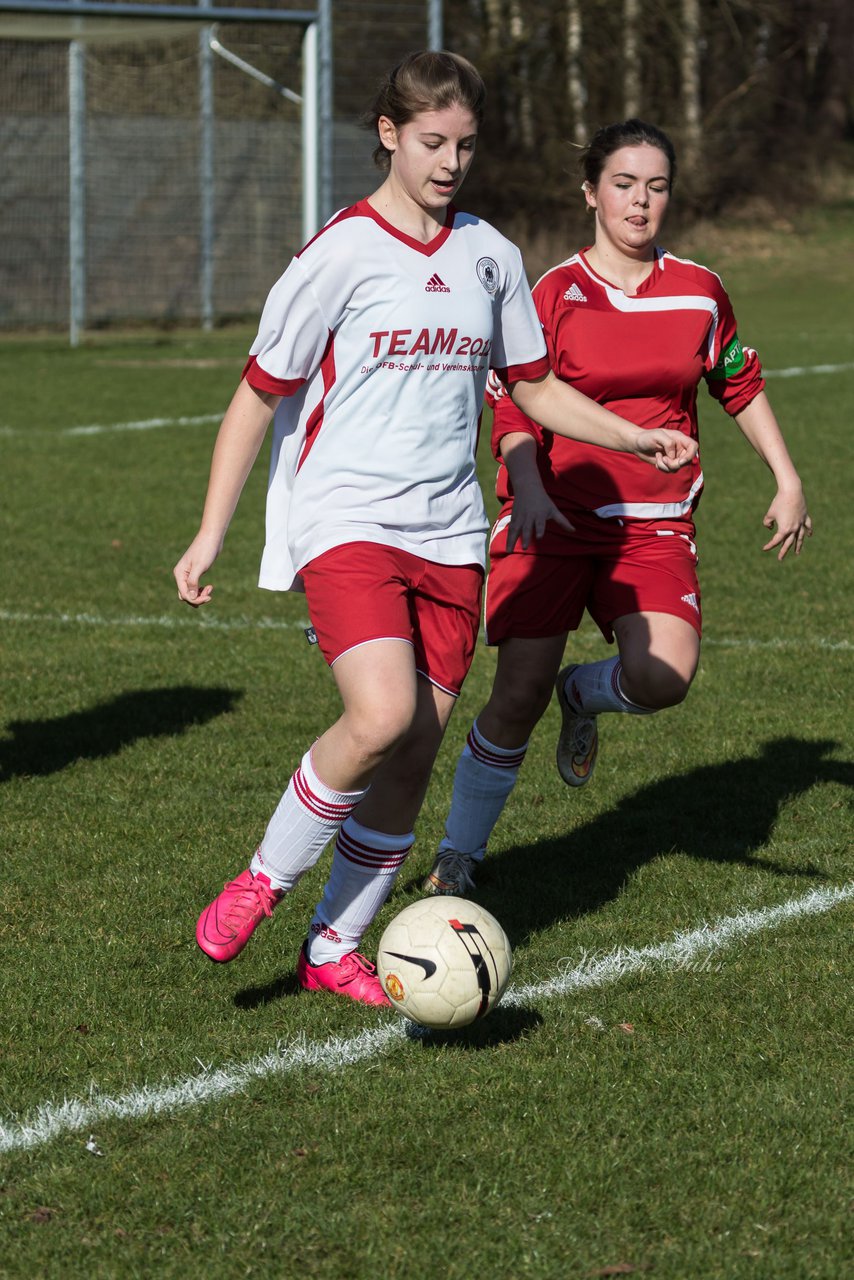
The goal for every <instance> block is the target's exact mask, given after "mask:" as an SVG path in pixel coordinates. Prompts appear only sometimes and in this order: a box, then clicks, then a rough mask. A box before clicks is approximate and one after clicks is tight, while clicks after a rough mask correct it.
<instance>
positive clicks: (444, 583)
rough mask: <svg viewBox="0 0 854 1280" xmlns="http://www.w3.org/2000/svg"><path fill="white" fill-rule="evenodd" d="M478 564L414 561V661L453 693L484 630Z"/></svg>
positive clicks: (431, 679) (421, 671)
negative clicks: (481, 620)
mask: <svg viewBox="0 0 854 1280" xmlns="http://www.w3.org/2000/svg"><path fill="white" fill-rule="evenodd" d="M482 592H483V570H482V569H481V567H480V565H471V564H468V565H441V564H436V563H435V562H433V561H431V560H421V561H419V562H417V563H415V564H414V565H413V576H412V592H411V595H410V600H409V607H410V613H411V617H412V634H413V644H414V646H415V666H416V669H417V671H418V674H419V675H421V676H423V677H424V679H425V680H427V681H428V682H429V683H430V684H432V685H434V686H435V687H436V688H437V689H438V690H441V691H442V692H444V693H445V694H447V695H449V696H450V697H451V699H452V700H453V698H455V697H456V696H457V694H459V692H460V690H461V689H462V686H463V682H464V680H465V678H466V676H467V674H468V671H469V667H470V666H471V663H472V658H473V657H474V651H475V646H476V644H477V634H478V631H479V629H480V604H481V596H482Z"/></svg>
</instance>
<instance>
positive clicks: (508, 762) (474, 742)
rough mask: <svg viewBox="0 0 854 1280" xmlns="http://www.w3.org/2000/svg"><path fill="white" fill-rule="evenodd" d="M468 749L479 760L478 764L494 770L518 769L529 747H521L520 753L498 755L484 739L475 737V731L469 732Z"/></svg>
mask: <svg viewBox="0 0 854 1280" xmlns="http://www.w3.org/2000/svg"><path fill="white" fill-rule="evenodd" d="M467 741H468V749H469V751H470V752H471V753H472V755H473V756H474V758H475V760H477V762H478V764H485V765H489V766H490V767H491V768H493V769H518V768H519V766H520V765H521V763H522V761H523V760H524V759H525V752H526V751H527V750H528V748H527V746H524V747H521V748H520V749H519V750H518V751H514V752H513V753H512V754H510V753H506V754H505V753H502V754H501V755H498V753H497V752H496V751H495V750H494V749H493V748H491V747H490V746H489V744H488V743H486V742H484V740H483V738H481V737H477V736H475V731H474V729H471V730H470V731H469V736H468V739H467Z"/></svg>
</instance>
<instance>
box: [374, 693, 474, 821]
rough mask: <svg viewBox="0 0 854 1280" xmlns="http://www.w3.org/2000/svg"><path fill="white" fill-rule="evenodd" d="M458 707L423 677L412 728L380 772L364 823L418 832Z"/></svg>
mask: <svg viewBox="0 0 854 1280" xmlns="http://www.w3.org/2000/svg"><path fill="white" fill-rule="evenodd" d="M455 704H456V698H455V697H453V696H452V695H451V694H449V693H447V692H445V690H443V689H440V688H438V687H437V686H436V685H435V684H431V682H430V681H429V680H426V679H423V678H419V680H418V694H417V706H416V711H415V716H414V718H413V721H412V724H411V725H410V728H409V730H408V732H407V733H406V734H405V735H404V736H403V737H402V739H401V740H400V742H399V743H398V745H397V747H396V748H395V750H394V751H393V752H392V754H391V755H390V756H389V757H388V758H387V759H386V760H384V761H383V763H382V764H381V765H380V766H379V768H378V769H377V771H376V773H375V774H374V777H373V780H372V782H371V787H370V790H369V791H368V794H367V795H366V796H365V798H364V800H362V801H361V803H360V805H359V808H358V810H357V813H356V817H357V819H358V821H359V822H361V823H363V824H364V825H365V826H366V827H372V828H374V829H377V830H381V831H387V832H389V833H390V834H399V835H403V834H405V833H406V832H408V831H411V830H412V827H413V825H414V823H415V820H416V818H417V817H418V814H419V812H420V809H421V806H422V804H423V803H424V797H425V795H426V793H427V788H428V786H429V783H430V775H431V773H432V770H433V764H434V762H435V760H436V755H437V753H438V750H439V747H440V745H441V743H442V738H443V736H444V733H445V729H446V728H447V725H448V721H449V719H450V717H451V713H452V711H453V709H454V706H455Z"/></svg>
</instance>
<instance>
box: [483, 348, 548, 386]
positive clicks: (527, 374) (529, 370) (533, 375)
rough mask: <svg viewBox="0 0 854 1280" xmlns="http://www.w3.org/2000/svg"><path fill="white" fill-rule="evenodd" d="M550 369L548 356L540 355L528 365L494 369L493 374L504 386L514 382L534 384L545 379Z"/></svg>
mask: <svg viewBox="0 0 854 1280" xmlns="http://www.w3.org/2000/svg"><path fill="white" fill-rule="evenodd" d="M550 368H551V365H550V364H549V358H548V356H547V355H542V356H539V357H538V359H536V360H531V361H530V362H529V363H528V364H513V365H510V367H509V368H508V369H496V370H495V372H496V373H497V374H498V376H499V378H500V379H501V381H502V382H503V383H504V384H505V386H510V385H511V383H514V382H534V381H536V379H537V378H542V377H545V375H546V374H547V373H548V371H549V369H550Z"/></svg>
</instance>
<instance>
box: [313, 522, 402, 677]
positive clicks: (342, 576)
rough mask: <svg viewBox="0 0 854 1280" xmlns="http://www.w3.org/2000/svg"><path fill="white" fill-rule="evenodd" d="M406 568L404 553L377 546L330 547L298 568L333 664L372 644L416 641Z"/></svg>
mask: <svg viewBox="0 0 854 1280" xmlns="http://www.w3.org/2000/svg"><path fill="white" fill-rule="evenodd" d="M409 559H412V557H410V558H409ZM408 570H409V564H408V560H407V559H406V553H404V552H400V551H398V550H397V549H396V548H395V547H387V546H384V545H383V544H382V543H374V542H348V543H344V544H342V545H341V546H338V547H332V548H331V549H330V550H329V551H325V552H324V553H323V554H322V555H320V556H317V557H315V559H314V560H311V561H309V563H308V564H307V565H305V566H304V567H303V568H302V569H301V570H300V574H301V577H302V580H303V584H304V586H305V597H306V603H307V605H308V612H309V617H310V618H311V623H312V626H313V627H314V630H315V633H316V635H317V642H318V645H319V646H320V650H321V653H322V654H323V656H324V658H325V659H326V661H327V662H328V663H329V665H330V666H332V664H333V663H335V662H337V661H338V660H339V659H340V658H341V656H342V654H345V653H347V652H348V651H349V650H351V649H354V648H356V647H357V646H358V645H362V644H367V643H369V642H371V641H374V640H388V639H397V640H407V641H409V642H410V643H412V641H413V630H412V619H411V617H410V610H409V593H410V581H409V573H408Z"/></svg>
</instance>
